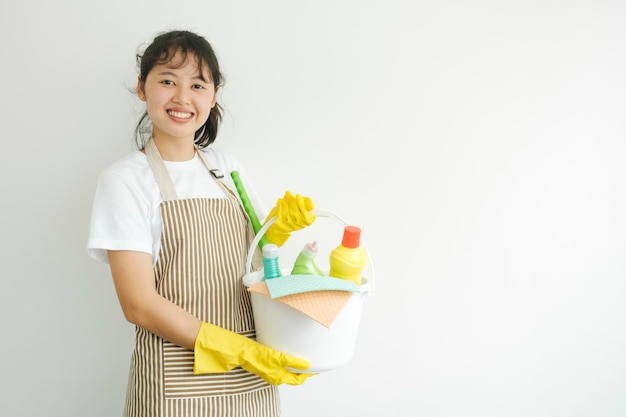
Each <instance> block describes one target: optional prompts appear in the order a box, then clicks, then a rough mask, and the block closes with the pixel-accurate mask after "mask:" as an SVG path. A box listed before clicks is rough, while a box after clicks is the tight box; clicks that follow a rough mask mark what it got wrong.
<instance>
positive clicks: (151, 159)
mask: <svg viewBox="0 0 626 417" xmlns="http://www.w3.org/2000/svg"><path fill="white" fill-rule="evenodd" d="M145 151H146V157H148V163H149V164H150V166H151V167H152V171H153V172H154V176H155V178H156V182H157V184H159V188H160V189H161V195H162V196H163V200H164V201H169V200H178V194H176V189H175V188H174V184H173V183H172V178H171V177H170V174H169V172H167V168H166V167H165V164H164V163H163V158H161V154H160V153H159V150H158V149H157V147H156V145H155V144H154V141H153V140H152V139H150V140H148V142H147V143H146V147H145Z"/></svg>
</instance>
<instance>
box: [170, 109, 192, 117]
mask: <svg viewBox="0 0 626 417" xmlns="http://www.w3.org/2000/svg"><path fill="white" fill-rule="evenodd" d="M167 114H169V115H170V116H172V117H175V118H177V119H189V118H190V117H191V116H193V113H187V112H182V111H175V110H168V111H167Z"/></svg>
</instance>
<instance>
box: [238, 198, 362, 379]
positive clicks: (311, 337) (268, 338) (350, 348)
mask: <svg viewBox="0 0 626 417" xmlns="http://www.w3.org/2000/svg"><path fill="white" fill-rule="evenodd" d="M313 213H314V214H315V215H316V216H317V217H318V218H319V217H326V218H333V219H335V220H337V221H338V222H339V223H340V224H342V225H343V226H345V225H347V224H348V223H347V222H346V221H345V220H343V219H342V218H340V217H338V216H337V215H335V214H333V213H330V212H325V211H320V210H315V211H314V212H313ZM273 222H274V219H272V220H270V221H269V222H268V223H266V224H265V225H264V226H263V228H262V229H261V230H259V232H258V233H257V235H256V236H255V239H254V241H253V242H252V244H251V246H250V250H249V253H248V259H247V263H246V271H247V274H246V275H245V276H244V278H243V283H244V285H245V286H246V287H250V286H251V285H253V284H255V283H257V282H260V281H261V279H262V278H263V271H254V272H251V266H252V258H253V253H254V250H255V248H256V246H257V244H258V242H259V240H260V239H261V237H262V236H263V235H264V234H265V231H266V230H267V229H268V228H269V226H270V225H271V224H272V223H273ZM361 246H363V248H364V249H365V251H366V252H367V255H368V263H369V267H370V272H371V274H372V275H371V276H372V278H371V279H369V280H368V279H367V278H365V277H363V279H362V285H361V287H360V290H361V292H360V293H354V294H353V295H352V296H351V297H350V299H349V300H348V302H347V303H346V305H345V306H344V307H343V309H342V310H341V312H340V313H339V314H338V315H337V317H336V318H335V320H334V321H333V322H332V324H331V325H330V326H329V327H326V326H324V325H322V324H320V323H318V322H317V321H315V320H314V319H312V318H311V317H309V316H307V315H306V314H304V313H302V312H300V311H298V310H296V309H294V308H292V307H290V306H288V305H286V304H284V303H282V302H280V301H278V300H277V299H272V298H270V297H268V296H266V295H263V294H259V293H256V292H250V296H251V301H252V311H253V314H254V322H255V326H256V338H257V341H258V342H259V343H262V344H264V345H267V346H269V347H271V348H273V349H276V350H279V351H281V352H285V353H289V354H292V355H295V356H298V357H300V358H303V359H306V360H308V361H309V363H310V364H311V366H310V368H309V369H308V370H307V371H306V372H312V373H318V372H323V371H328V370H332V369H336V368H339V367H341V366H344V365H346V364H347V363H348V362H350V360H351V359H352V356H353V354H354V349H355V345H356V339H357V335H358V329H359V324H360V321H361V311H362V308H363V302H364V300H365V297H366V296H369V295H371V294H372V293H373V287H374V285H373V284H374V280H373V274H374V271H373V265H372V261H371V257H370V255H369V252H368V251H367V247H366V246H365V244H364V242H363V241H361ZM282 273H283V276H285V275H289V270H283V271H282ZM294 279H296V278H294ZM299 372H301V371H299Z"/></svg>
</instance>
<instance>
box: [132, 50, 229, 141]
mask: <svg viewBox="0 0 626 417" xmlns="http://www.w3.org/2000/svg"><path fill="white" fill-rule="evenodd" d="M171 62H172V63H174V64H175V65H171V64H163V65H155V66H154V67H153V68H152V70H150V72H149V73H148V76H147V77H146V80H141V79H140V80H139V82H138V84H137V92H138V95H139V98H140V99H141V100H143V101H145V102H146V110H147V112H148V115H149V116H150V120H151V121H152V126H153V135H154V137H155V138H159V139H190V140H191V141H192V142H193V139H194V134H195V132H196V131H197V130H198V129H200V128H201V127H202V125H204V124H205V123H206V121H207V119H208V118H209V114H210V112H211V109H212V108H213V106H215V102H216V100H217V95H216V89H215V86H214V84H213V81H212V80H211V74H210V73H209V72H208V68H207V67H206V65H205V67H204V74H200V73H199V71H198V65H197V61H196V59H195V57H193V55H188V56H187V60H186V62H185V63H184V64H183V65H182V66H181V65H176V64H179V63H180V62H181V57H180V55H179V54H176V56H174V58H173V59H172V61H171ZM174 67H177V68H174Z"/></svg>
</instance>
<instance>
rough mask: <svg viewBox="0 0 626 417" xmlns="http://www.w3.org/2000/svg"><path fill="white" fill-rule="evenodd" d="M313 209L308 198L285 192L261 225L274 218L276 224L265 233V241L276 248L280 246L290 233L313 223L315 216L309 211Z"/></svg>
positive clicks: (311, 201) (313, 206) (311, 202)
mask: <svg viewBox="0 0 626 417" xmlns="http://www.w3.org/2000/svg"><path fill="white" fill-rule="evenodd" d="M314 208H315V205H314V204H313V200H311V199H310V198H309V197H303V196H302V195H300V194H296V195H295V196H294V195H293V194H292V193H291V192H289V191H286V192H285V195H284V197H283V198H279V199H278V201H276V206H274V208H273V209H272V210H271V211H270V214H269V215H268V216H267V219H265V222H264V223H263V224H265V223H267V222H268V220H269V219H271V218H273V217H276V222H275V223H274V224H272V225H271V226H270V227H269V228H268V229H267V231H266V232H265V236H266V237H267V240H268V241H269V242H270V243H273V244H275V245H276V246H282V244H283V243H285V242H286V241H287V239H289V236H291V232H295V231H296V230H300V229H304V228H305V227H307V226H310V225H311V224H312V223H313V221H314V220H315V216H314V215H313V214H312V213H311V210H313V209H314Z"/></svg>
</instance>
